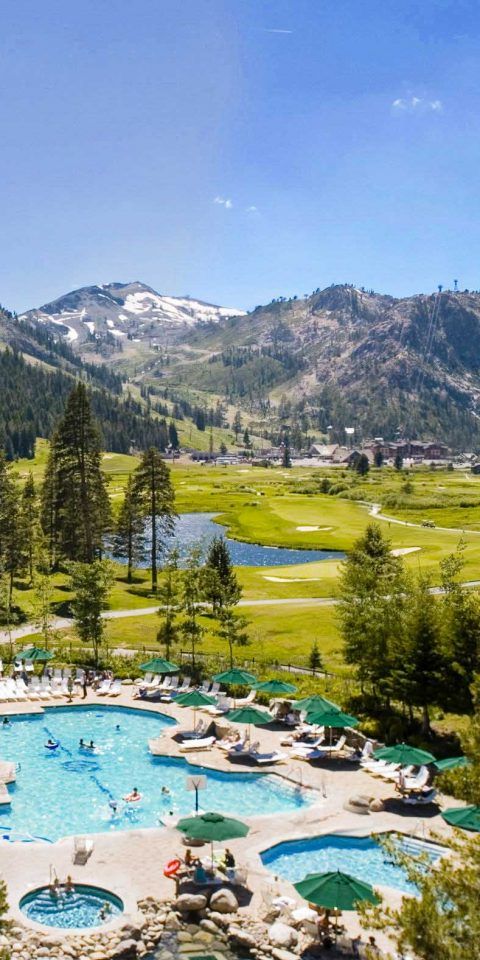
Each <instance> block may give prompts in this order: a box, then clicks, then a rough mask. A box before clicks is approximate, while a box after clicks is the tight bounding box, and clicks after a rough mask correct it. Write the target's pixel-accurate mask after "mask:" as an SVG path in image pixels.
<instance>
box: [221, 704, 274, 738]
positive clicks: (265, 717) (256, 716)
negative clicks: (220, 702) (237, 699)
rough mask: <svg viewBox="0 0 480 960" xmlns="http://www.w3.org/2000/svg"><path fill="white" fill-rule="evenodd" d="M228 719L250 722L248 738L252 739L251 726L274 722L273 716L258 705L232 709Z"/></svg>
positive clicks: (235, 721) (261, 725) (237, 721)
mask: <svg viewBox="0 0 480 960" xmlns="http://www.w3.org/2000/svg"><path fill="white" fill-rule="evenodd" d="M228 719H229V720H233V722H234V723H248V739H249V740H250V728H251V727H252V726H254V727H265V726H266V725H267V724H268V723H273V717H272V716H270V714H269V713H267V711H266V710H259V709H258V707H239V708H238V710H232V711H231V712H230V713H229V714H228Z"/></svg>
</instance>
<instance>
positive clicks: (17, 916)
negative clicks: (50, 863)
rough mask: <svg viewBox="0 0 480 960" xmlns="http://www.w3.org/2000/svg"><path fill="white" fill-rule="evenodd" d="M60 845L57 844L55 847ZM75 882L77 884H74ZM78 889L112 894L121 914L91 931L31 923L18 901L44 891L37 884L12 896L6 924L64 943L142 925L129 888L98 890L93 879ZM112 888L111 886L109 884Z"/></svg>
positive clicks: (84, 882)
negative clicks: (120, 904)
mask: <svg viewBox="0 0 480 960" xmlns="http://www.w3.org/2000/svg"><path fill="white" fill-rule="evenodd" d="M60 842H64V841H57V843H60ZM77 882H78V881H77ZM78 885H79V886H91V887H96V889H105V890H106V892H107V893H110V894H113V895H114V896H115V897H117V898H118V899H119V900H121V902H122V904H123V911H122V912H121V913H120V914H118V915H117V916H116V917H113V919H112V920H109V921H108V922H106V923H102V924H101V925H100V926H95V927H50V926H48V925H47V924H44V923H39V922H38V921H37V920H32V919H31V918H30V917H28V916H27V915H26V914H25V913H24V912H23V910H22V909H21V907H20V904H21V902H22V900H23V899H24V898H25V897H27V896H28V895H29V894H31V893H34V892H35V891H37V890H41V889H43V888H44V887H45V884H43V886H42V884H39V883H38V882H32V883H31V884H30V885H27V886H26V887H25V888H24V890H23V893H22V894H21V895H20V896H19V895H18V893H17V894H16V896H15V903H13V902H9V909H8V913H7V917H6V919H7V921H11V922H13V923H15V924H18V925H20V926H24V927H25V928H27V929H30V930H34V931H35V932H36V933H39V934H43V936H47V935H48V938H49V940H59V941H64V940H65V939H66V938H67V937H70V936H71V937H82V936H83V937H88V936H90V934H93V935H97V934H99V933H104V932H105V933H112V932H114V931H116V930H118V931H119V930H121V929H122V928H123V927H128V926H138V925H139V924H141V923H142V922H143V915H142V913H141V912H140V910H139V909H138V905H137V900H136V897H135V896H134V895H133V894H132V890H131V884H129V885H128V886H126V887H125V889H123V886H122V884H121V883H120V884H118V885H117V886H116V889H115V891H113V890H107V888H106V887H103V886H100V887H99V886H98V884H96V883H95V881H94V879H93V878H92V879H91V880H88V879H83V878H82V880H81V882H78ZM112 885H113V882H112ZM12 900H13V898H12V897H10V898H9V901H12Z"/></svg>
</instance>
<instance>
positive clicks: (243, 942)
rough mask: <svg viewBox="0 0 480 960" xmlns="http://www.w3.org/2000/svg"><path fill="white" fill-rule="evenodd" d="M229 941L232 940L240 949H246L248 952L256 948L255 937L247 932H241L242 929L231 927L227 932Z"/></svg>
mask: <svg viewBox="0 0 480 960" xmlns="http://www.w3.org/2000/svg"><path fill="white" fill-rule="evenodd" d="M229 936H230V940H233V941H234V943H238V945H239V946H241V947H246V948H247V949H248V950H251V949H252V948H254V947H256V946H257V941H256V939H255V937H254V936H253V935H252V934H251V933H248V931H247V930H243V929H242V927H237V926H235V925H234V926H231V927H230V930H229Z"/></svg>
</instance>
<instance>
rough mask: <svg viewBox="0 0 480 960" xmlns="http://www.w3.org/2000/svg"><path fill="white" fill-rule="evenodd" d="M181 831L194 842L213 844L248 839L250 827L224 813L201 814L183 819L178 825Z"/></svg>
mask: <svg viewBox="0 0 480 960" xmlns="http://www.w3.org/2000/svg"><path fill="white" fill-rule="evenodd" d="M177 830H180V831H181V832H182V833H184V834H185V836H187V837H191V838H192V840H204V841H205V842H208V843H211V844H212V861H213V844H214V842H215V841H221V840H234V839H236V838H237V837H246V836H247V833H248V831H249V830H250V827H249V826H247V824H246V823H242V821H241V820H235V819H234V818H233V817H225V816H224V815H223V813H214V812H211V813H200V814H198V815H197V816H195V817H183V819H182V820H179V821H178V823H177Z"/></svg>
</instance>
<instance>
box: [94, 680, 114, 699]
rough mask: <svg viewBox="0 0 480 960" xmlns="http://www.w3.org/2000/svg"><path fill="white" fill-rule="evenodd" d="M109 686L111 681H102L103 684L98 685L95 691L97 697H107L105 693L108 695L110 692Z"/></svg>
mask: <svg viewBox="0 0 480 960" xmlns="http://www.w3.org/2000/svg"><path fill="white" fill-rule="evenodd" d="M111 686H112V681H111V680H104V681H103V683H101V684H100V686H99V688H98V690H97V696H99V697H106V696H107V693H109V691H110V687H111Z"/></svg>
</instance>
